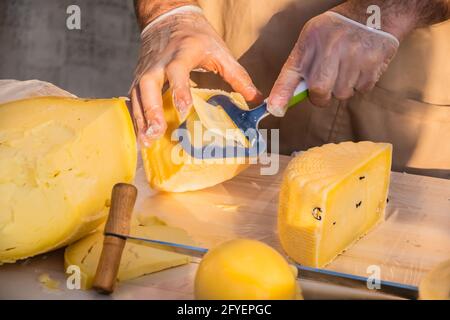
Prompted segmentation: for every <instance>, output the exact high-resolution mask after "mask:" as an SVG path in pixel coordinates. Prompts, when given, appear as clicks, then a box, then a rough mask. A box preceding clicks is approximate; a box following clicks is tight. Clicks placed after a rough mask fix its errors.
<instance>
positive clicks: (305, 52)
mask: <svg viewBox="0 0 450 320" xmlns="http://www.w3.org/2000/svg"><path fill="white" fill-rule="evenodd" d="M398 46H399V42H398V40H397V39H396V38H395V37H394V36H393V35H391V34H388V33H386V32H382V31H378V30H373V29H368V27H366V26H365V25H362V24H359V23H357V22H355V21H352V20H350V19H348V18H346V17H344V16H341V15H339V14H337V13H335V12H330V11H328V12H325V13H323V14H321V15H319V16H317V17H315V18H313V19H311V20H310V21H309V22H308V23H307V24H306V25H305V27H304V28H303V30H302V32H301V33H300V37H299V39H298V41H297V43H296V45H295V47H294V49H293V50H292V52H291V54H290V56H289V58H288V59H287V61H286V63H285V65H284V67H283V69H282V71H281V73H280V75H279V77H278V79H277V81H276V82H275V85H274V87H273V88H272V91H271V93H270V96H269V99H268V109H269V111H270V112H271V113H272V114H273V115H275V116H280V117H281V116H283V115H284V114H285V112H286V108H285V106H286V104H287V102H288V100H289V99H290V98H291V96H292V94H293V92H294V90H295V88H296V86H297V85H298V84H299V82H300V81H301V80H302V79H305V81H306V83H307V85H308V88H309V98H310V100H311V102H312V103H313V104H314V105H317V106H327V105H329V104H330V102H331V98H332V96H334V97H335V98H337V99H339V100H345V99H348V98H350V97H351V96H353V95H354V93H355V91H359V92H367V91H369V90H371V89H372V88H373V87H374V85H375V83H376V82H377V81H378V80H379V78H380V76H381V75H382V74H383V72H384V71H385V70H386V68H387V66H388V64H389V62H390V61H391V59H392V58H393V57H394V55H395V53H396V52H397V49H398Z"/></svg>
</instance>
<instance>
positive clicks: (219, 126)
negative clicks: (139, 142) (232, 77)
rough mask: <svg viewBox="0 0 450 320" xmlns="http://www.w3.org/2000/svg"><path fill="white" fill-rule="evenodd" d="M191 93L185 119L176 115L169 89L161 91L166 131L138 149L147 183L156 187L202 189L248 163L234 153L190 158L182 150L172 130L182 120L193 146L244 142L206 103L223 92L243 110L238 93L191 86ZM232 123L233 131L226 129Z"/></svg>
mask: <svg viewBox="0 0 450 320" xmlns="http://www.w3.org/2000/svg"><path fill="white" fill-rule="evenodd" d="M191 93H192V96H193V101H194V108H193V110H192V112H191V113H190V114H189V115H188V117H187V118H186V119H180V118H179V116H178V113H177V111H176V108H175V107H174V102H173V97H172V94H171V92H170V91H167V92H166V93H165V94H164V96H163V106H164V117H165V119H166V121H167V131H166V133H165V134H164V136H163V137H162V138H160V139H158V140H156V141H155V142H154V143H153V144H152V145H151V146H150V147H149V148H144V149H143V150H142V159H143V162H144V169H145V172H146V175H147V180H148V181H149V183H150V186H151V187H152V188H154V189H156V190H161V191H168V192H185V191H193V190H199V189H204V188H207V187H210V186H214V185H216V184H219V183H221V182H223V181H226V180H229V179H231V178H233V177H234V176H236V175H237V174H239V173H240V172H241V171H242V170H244V169H246V168H247V167H248V163H249V161H248V160H246V159H245V158H239V157H236V158H230V159H228V160H224V159H208V158H203V159H199V158H194V157H192V156H191V155H190V154H188V153H187V152H185V151H184V150H183V149H182V148H181V145H180V144H179V142H178V141H177V140H176V139H174V136H173V135H174V132H175V131H176V130H177V129H178V128H179V127H180V124H181V123H182V122H184V121H185V120H186V128H187V131H188V132H189V134H190V137H191V141H192V142H193V143H195V146H196V147H201V146H204V145H207V144H208V143H210V142H213V141H219V142H221V143H223V144H230V143H231V144H237V143H242V144H245V143H247V142H246V140H245V136H243V135H242V134H241V133H239V132H240V131H239V129H236V128H235V125H234V123H232V121H231V120H230V119H227V116H226V115H224V111H223V110H220V109H219V108H218V107H211V106H209V105H208V104H207V103H206V101H207V100H208V99H209V98H210V97H211V96H213V95H217V94H224V95H228V96H230V97H231V98H232V100H233V101H234V102H235V103H236V105H238V106H239V107H241V108H242V109H244V110H247V109H248V106H247V104H246V103H245V100H244V99H243V98H242V96H240V95H239V94H236V93H231V94H230V93H226V92H223V91H220V90H207V89H195V88H192V89H191ZM213 108H217V113H214V112H213V111H212V109H213ZM197 125H198V126H197ZM233 126H234V129H235V130H234V131H233V130H231V131H227V129H233ZM198 129H201V131H199V130H198ZM207 130H209V131H208V137H206V135H202V133H205V132H206V131H207ZM199 133H200V134H199ZM227 133H228V134H227ZM230 133H231V134H230Z"/></svg>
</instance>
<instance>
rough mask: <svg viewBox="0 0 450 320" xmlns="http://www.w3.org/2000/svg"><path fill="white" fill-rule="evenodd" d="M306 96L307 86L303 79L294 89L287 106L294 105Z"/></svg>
mask: <svg viewBox="0 0 450 320" xmlns="http://www.w3.org/2000/svg"><path fill="white" fill-rule="evenodd" d="M307 96H308V86H307V85H306V82H305V80H302V81H301V82H300V84H299V85H298V86H297V88H296V89H295V91H294V95H293V96H292V98H291V99H290V100H289V102H288V104H287V107H288V108H290V107H293V106H295V105H296V104H297V103H299V102H301V101H303V100H305V98H306V97H307Z"/></svg>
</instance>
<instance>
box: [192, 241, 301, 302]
mask: <svg viewBox="0 0 450 320" xmlns="http://www.w3.org/2000/svg"><path fill="white" fill-rule="evenodd" d="M296 270H297V269H293V268H292V267H291V266H290V265H289V264H288V263H287V261H286V260H285V259H284V258H283V257H282V256H281V255H280V254H279V253H278V252H277V251H276V250H275V249H273V248H271V247H270V246H268V245H266V244H264V243H262V242H259V241H256V240H247V239H236V240H231V241H227V242H225V243H223V244H221V245H219V246H218V247H216V248H213V249H211V250H210V251H209V252H208V253H207V254H206V255H205V256H204V257H203V259H202V261H201V263H200V266H199V268H198V270H197V274H196V277H195V297H196V299H201V300H266V299H270V300H291V299H296V298H301V293H300V288H299V287H298V286H297V283H296V275H297V273H296Z"/></svg>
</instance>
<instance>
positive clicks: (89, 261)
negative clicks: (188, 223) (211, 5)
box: [64, 221, 194, 290]
mask: <svg viewBox="0 0 450 320" xmlns="http://www.w3.org/2000/svg"><path fill="white" fill-rule="evenodd" d="M155 223H156V224H154V225H148V226H142V225H138V226H132V227H131V231H130V234H132V235H133V236H136V237H142V238H150V239H155V240H161V241H168V242H175V243H181V244H187V245H194V242H193V241H192V240H191V238H190V237H189V236H188V234H187V233H186V232H185V231H184V230H182V229H179V228H173V227H168V226H165V225H163V224H161V223H159V222H158V221H157V222H155ZM102 248H103V233H102V232H96V233H94V234H91V235H89V236H87V237H85V238H83V239H81V240H79V241H78V242H76V243H74V244H72V245H70V246H68V247H67V248H66V251H65V254H64V264H65V267H66V270H67V268H68V267H69V266H70V265H75V266H78V267H79V268H80V271H81V288H82V289H84V290H87V289H90V288H91V287H92V283H93V281H94V277H95V272H96V270H97V264H98V260H99V259H100V254H101V252H102ZM189 261H190V258H189V257H188V256H185V255H182V254H179V253H175V252H173V251H170V248H168V247H164V246H160V245H154V244H148V243H144V242H137V241H133V240H127V242H126V244H125V248H124V250H123V253H122V259H121V262H120V266H119V273H118V280H119V281H125V280H130V279H134V278H137V277H140V276H142V275H145V274H149V273H153V272H157V271H161V270H164V269H168V268H172V267H176V266H180V265H183V264H186V263H189Z"/></svg>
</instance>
